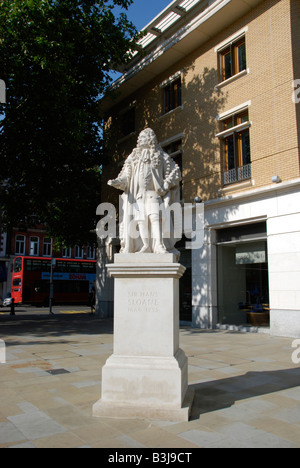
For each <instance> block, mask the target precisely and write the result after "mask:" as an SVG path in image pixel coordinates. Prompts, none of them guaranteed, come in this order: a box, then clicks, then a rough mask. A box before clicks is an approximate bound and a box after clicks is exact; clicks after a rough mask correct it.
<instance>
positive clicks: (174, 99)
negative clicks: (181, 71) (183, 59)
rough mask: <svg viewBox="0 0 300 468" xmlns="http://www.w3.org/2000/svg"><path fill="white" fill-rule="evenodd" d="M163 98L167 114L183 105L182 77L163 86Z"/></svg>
mask: <svg viewBox="0 0 300 468" xmlns="http://www.w3.org/2000/svg"><path fill="white" fill-rule="evenodd" d="M163 99H164V113H165V114H166V113H167V112H170V111H171V110H174V109H176V108H177V107H179V106H181V103H182V99H181V78H179V79H177V80H175V81H173V82H172V83H170V84H168V85H167V86H165V87H164V88H163Z"/></svg>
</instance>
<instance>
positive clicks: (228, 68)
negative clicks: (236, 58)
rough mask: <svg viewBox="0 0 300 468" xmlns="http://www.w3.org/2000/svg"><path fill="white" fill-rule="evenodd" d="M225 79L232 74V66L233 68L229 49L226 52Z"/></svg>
mask: <svg viewBox="0 0 300 468" xmlns="http://www.w3.org/2000/svg"><path fill="white" fill-rule="evenodd" d="M223 73H224V80H227V79H228V78H230V77H231V76H232V68H231V52H230V51H228V52H227V53H226V54H224V70H223Z"/></svg>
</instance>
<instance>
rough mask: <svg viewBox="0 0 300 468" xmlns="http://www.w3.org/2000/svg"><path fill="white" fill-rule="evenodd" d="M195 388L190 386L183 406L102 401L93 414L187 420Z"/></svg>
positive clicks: (96, 415) (107, 416)
mask: <svg viewBox="0 0 300 468" xmlns="http://www.w3.org/2000/svg"><path fill="white" fill-rule="evenodd" d="M194 393H195V392H194V389H192V388H188V390H187V392H186V396H185V399H184V402H183V405H182V407H181V408H175V407H168V405H165V407H160V408H158V407H152V406H147V407H146V406H139V405H138V404H136V405H133V404H120V403H114V402H107V401H102V400H101V399H100V400H99V401H98V402H97V403H95V404H94V406H93V416H94V417H96V418H101V417H102V418H110V419H151V420H160V421H171V422H187V421H189V418H190V413H191V409H192V405H193V400H194Z"/></svg>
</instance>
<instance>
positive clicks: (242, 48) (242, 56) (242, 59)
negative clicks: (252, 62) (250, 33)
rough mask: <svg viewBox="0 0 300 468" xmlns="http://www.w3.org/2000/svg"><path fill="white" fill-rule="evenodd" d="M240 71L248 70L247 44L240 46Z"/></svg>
mask: <svg viewBox="0 0 300 468" xmlns="http://www.w3.org/2000/svg"><path fill="white" fill-rule="evenodd" d="M238 61H239V64H238V71H239V72H241V71H243V70H246V68H247V61H246V43H245V42H244V43H243V44H241V45H239V46H238Z"/></svg>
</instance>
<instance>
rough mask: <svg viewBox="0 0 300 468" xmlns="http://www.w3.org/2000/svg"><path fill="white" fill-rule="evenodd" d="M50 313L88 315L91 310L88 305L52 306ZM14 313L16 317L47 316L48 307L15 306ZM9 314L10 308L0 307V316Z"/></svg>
mask: <svg viewBox="0 0 300 468" xmlns="http://www.w3.org/2000/svg"><path fill="white" fill-rule="evenodd" d="M52 312H53V314H55V315H61V314H67V315H76V314H77V315H78V314H90V313H91V309H90V307H89V306H88V305H83V306H78V305H67V306H65V305H64V306H54V307H52ZM15 313H16V315H17V316H25V315H49V307H35V306H27V305H26V306H23V305H18V304H17V305H16V306H15ZM9 314H10V307H1V308H0V316H5V315H9Z"/></svg>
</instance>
